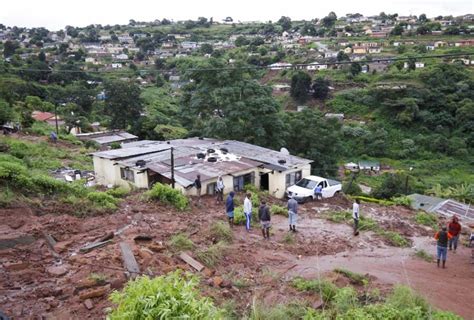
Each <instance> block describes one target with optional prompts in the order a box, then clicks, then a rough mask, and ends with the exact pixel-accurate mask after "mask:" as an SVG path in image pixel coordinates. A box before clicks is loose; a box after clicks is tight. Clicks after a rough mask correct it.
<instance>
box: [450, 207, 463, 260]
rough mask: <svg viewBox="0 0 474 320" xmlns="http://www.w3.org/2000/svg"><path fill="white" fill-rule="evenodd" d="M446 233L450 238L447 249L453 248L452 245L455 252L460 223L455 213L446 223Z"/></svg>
mask: <svg viewBox="0 0 474 320" xmlns="http://www.w3.org/2000/svg"><path fill="white" fill-rule="evenodd" d="M448 233H449V234H450V235H451V238H450V239H449V250H453V247H454V252H456V249H457V247H458V240H459V235H460V234H461V225H460V224H459V222H458V217H457V216H456V215H454V216H453V219H452V220H451V222H450V223H449V225H448Z"/></svg>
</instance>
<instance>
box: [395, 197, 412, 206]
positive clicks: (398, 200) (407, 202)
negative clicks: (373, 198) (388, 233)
mask: <svg viewBox="0 0 474 320" xmlns="http://www.w3.org/2000/svg"><path fill="white" fill-rule="evenodd" d="M392 201H393V202H394V203H395V204H396V205H397V206H405V207H407V208H410V207H411V203H412V201H411V198H409V197H407V196H401V197H395V198H392Z"/></svg>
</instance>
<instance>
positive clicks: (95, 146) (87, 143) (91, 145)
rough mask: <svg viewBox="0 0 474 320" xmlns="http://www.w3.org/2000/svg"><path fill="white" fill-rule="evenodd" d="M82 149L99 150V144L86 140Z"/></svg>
mask: <svg viewBox="0 0 474 320" xmlns="http://www.w3.org/2000/svg"><path fill="white" fill-rule="evenodd" d="M84 147H86V148H87V149H94V150H99V149H100V144H99V143H97V142H95V141H94V140H86V141H84Z"/></svg>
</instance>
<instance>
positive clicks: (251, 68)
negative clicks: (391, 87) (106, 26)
mask: <svg viewBox="0 0 474 320" xmlns="http://www.w3.org/2000/svg"><path fill="white" fill-rule="evenodd" d="M472 55H474V52H462V53H451V54H438V55H418V56H411V57H399V58H397V57H394V58H373V59H370V60H368V59H364V60H359V61H335V62H314V63H301V64H295V65H289V66H286V65H278V66H272V65H267V66H239V67H221V68H187V69H182V71H185V72H186V71H191V72H192V71H234V70H265V69H270V70H291V69H295V70H296V69H303V68H304V67H308V66H337V65H348V64H352V63H359V64H367V63H373V62H389V63H390V62H397V61H409V60H413V59H415V60H424V59H440V58H455V57H466V56H472ZM6 71H30V72H52V73H93V74H94V73H95V74H100V73H110V74H119V73H124V74H125V73H127V74H128V73H131V72H169V71H170V70H168V69H137V70H127V71H125V70H54V69H31V68H14V67H13V68H8V69H6Z"/></svg>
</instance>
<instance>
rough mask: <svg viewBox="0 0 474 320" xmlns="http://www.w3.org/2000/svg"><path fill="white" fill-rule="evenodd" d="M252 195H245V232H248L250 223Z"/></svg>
mask: <svg viewBox="0 0 474 320" xmlns="http://www.w3.org/2000/svg"><path fill="white" fill-rule="evenodd" d="M251 198H252V194H251V193H250V192H248V193H247V195H246V196H245V200H244V214H245V220H246V221H245V229H246V230H247V232H250V222H251V221H252V201H251V200H250V199H251Z"/></svg>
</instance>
